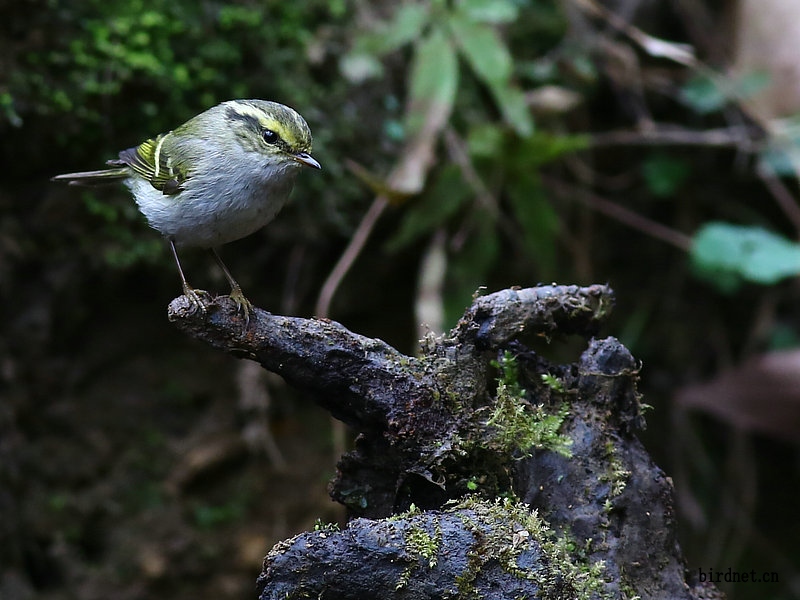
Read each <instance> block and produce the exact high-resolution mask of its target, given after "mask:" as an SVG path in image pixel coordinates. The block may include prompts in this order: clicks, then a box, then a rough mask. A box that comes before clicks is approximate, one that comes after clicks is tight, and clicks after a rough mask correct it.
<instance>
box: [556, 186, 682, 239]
mask: <svg viewBox="0 0 800 600" xmlns="http://www.w3.org/2000/svg"><path fill="white" fill-rule="evenodd" d="M542 180H543V181H544V183H545V184H546V185H547V186H548V187H549V188H550V189H552V190H554V191H555V192H556V193H558V194H560V195H561V196H565V197H568V198H577V199H579V200H581V201H582V202H583V203H584V204H586V205H587V206H589V207H590V208H592V209H593V210H596V211H597V212H599V213H603V214H604V215H606V216H607V217H611V218H612V219H615V220H616V221H619V222H620V223H623V224H624V225H627V226H628V227H631V228H633V229H636V230H638V231H641V232H642V233H644V234H646V235H649V236H650V237H653V238H656V239H658V240H661V241H662V242H666V243H668V244H670V245H672V246H675V247H676V248H678V249H679V250H683V251H684V252H688V251H689V249H690V248H691V247H692V238H690V237H689V236H688V235H686V234H684V233H681V232H680V231H676V230H675V229H671V228H670V227H667V226H666V225H662V224H661V223H658V222H656V221H653V220H651V219H648V218H647V217H643V216H642V215H640V214H638V213H635V212H633V211H632V210H630V209H627V208H625V207H624V206H620V205H619V204H615V203H614V202H611V201H610V200H606V199H605V198H603V197H601V196H598V195H597V194H593V193H592V192H590V191H588V190H586V189H584V188H578V187H575V186H571V185H569V184H567V183H564V182H563V181H559V180H557V179H555V178H552V177H547V176H542Z"/></svg>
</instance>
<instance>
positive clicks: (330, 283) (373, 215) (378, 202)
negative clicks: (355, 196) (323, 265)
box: [314, 196, 389, 318]
mask: <svg viewBox="0 0 800 600" xmlns="http://www.w3.org/2000/svg"><path fill="white" fill-rule="evenodd" d="M388 205H389V202H388V200H386V198H385V197H384V196H378V197H377V198H375V200H374V201H373V202H372V205H371V206H370V207H369V210H368V211H367V212H366V214H365V215H364V217H363V218H362V219H361V223H359V224H358V228H357V229H356V231H355V233H353V237H352V238H350V243H349V244H348V245H347V248H346V249H345V251H344V253H343V254H342V256H341V257H340V258H339V261H338V262H337V263H336V266H335V267H334V268H333V270H332V271H331V273H330V275H328V278H327V279H326V280H325V284H324V285H323V286H322V291H321V292H320V293H319V298H318V299H317V305H316V307H315V308H314V314H316V315H317V317H320V318H322V317H327V316H328V315H329V314H330V309H331V300H332V299H333V295H334V294H335V293H336V290H337V289H338V288H339V284H340V283H341V282H342V279H344V277H345V275H347V272H348V271H349V270H350V267H352V266H353V263H354V262H355V260H356V258H357V257H358V255H359V254H360V253H361V250H362V249H363V248H364V244H366V243H367V239H369V236H370V233H372V230H373V228H374V227H375V223H377V222H378V219H379V218H380V216H381V214H383V211H384V210H385V209H386V207H387V206H388Z"/></svg>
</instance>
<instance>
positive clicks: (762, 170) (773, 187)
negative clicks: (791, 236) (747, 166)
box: [756, 164, 800, 238]
mask: <svg viewBox="0 0 800 600" xmlns="http://www.w3.org/2000/svg"><path fill="white" fill-rule="evenodd" d="M756 171H757V172H758V176H759V177H760V178H761V181H763V182H764V185H765V186H767V189H768V190H769V193H770V194H772V197H773V198H774V199H775V202H777V203H778V206H780V208H781V210H782V211H783V214H785V215H786V218H787V219H789V221H791V222H792V225H794V228H795V232H796V234H795V237H797V238H800V206H798V204H797V199H796V198H795V197H794V196H793V195H792V193H791V192H790V191H789V189H788V188H787V187H786V185H784V183H783V182H782V181H781V180H780V179H779V178H778V177H777V175H775V172H774V171H773V170H772V169H771V168H770V167H769V166H767V165H766V164H762V165H761V166H759V168H758V169H756Z"/></svg>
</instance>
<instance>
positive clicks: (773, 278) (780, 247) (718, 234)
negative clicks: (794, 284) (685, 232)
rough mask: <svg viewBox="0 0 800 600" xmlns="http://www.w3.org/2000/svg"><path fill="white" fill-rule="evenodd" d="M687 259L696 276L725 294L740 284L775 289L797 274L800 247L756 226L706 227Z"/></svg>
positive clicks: (707, 225)
mask: <svg viewBox="0 0 800 600" xmlns="http://www.w3.org/2000/svg"><path fill="white" fill-rule="evenodd" d="M690 256H691V260H692V265H693V267H694V269H695V271H696V273H697V274H698V275H699V276H700V277H702V278H704V279H707V280H710V281H712V282H713V283H715V284H716V285H717V286H718V287H720V289H722V290H723V291H726V292H732V291H734V290H735V289H736V288H737V287H738V286H739V284H740V283H741V282H742V281H748V282H751V283H756V284H760V285H774V284H776V283H778V282H779V281H781V280H782V279H785V278H787V277H793V276H796V275H798V274H800V245H798V244H796V243H794V242H791V241H789V240H787V239H786V238H784V237H782V236H780V235H778V234H776V233H773V232H771V231H768V230H766V229H763V228H761V227H756V226H742V225H732V224H730V223H721V222H712V223H708V224H706V225H704V226H703V227H702V228H700V230H699V231H698V232H697V233H696V234H695V236H694V241H693V243H692V248H691V251H690Z"/></svg>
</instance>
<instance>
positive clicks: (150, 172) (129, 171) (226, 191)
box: [53, 100, 321, 323]
mask: <svg viewBox="0 0 800 600" xmlns="http://www.w3.org/2000/svg"><path fill="white" fill-rule="evenodd" d="M106 164H108V165H109V166H110V167H111V168H109V169H103V170H99V171H86V172H83V173H67V174H65V175H57V176H55V177H53V181H66V182H68V183H69V184H70V185H97V184H101V183H108V182H114V181H122V182H124V183H125V185H126V186H127V187H128V188H129V189H130V190H131V193H132V194H133V197H134V199H135V200H136V204H137V206H138V207H139V210H140V211H141V212H142V214H144V216H145V217H146V218H147V222H148V223H149V224H150V226H151V227H152V228H153V229H156V230H157V231H159V232H161V234H162V235H163V236H164V237H166V238H167V240H168V241H169V244H170V248H171V249H172V255H173V256H174V257H175V263H176V264H177V265H178V274H179V275H180V279H181V284H182V285H183V293H184V295H186V296H187V297H188V298H189V300H190V301H191V302H192V304H193V305H194V306H195V307H197V308H199V309H200V310H202V311H203V312H205V310H206V309H205V306H204V305H203V302H202V300H201V295H202V294H206V292H204V291H203V290H196V289H194V288H192V287H191V286H190V285H189V284H188V283H187V281H186V277H185V276H184V274H183V269H182V268H181V263H180V260H179V259H178V250H177V248H176V246H177V247H184V246H194V247H201V248H209V249H210V250H211V252H212V254H213V256H214V259H215V260H216V262H217V264H218V265H219V266H220V268H221V269H222V272H223V273H224V274H225V278H226V279H227V280H228V283H229V284H230V286H231V293H230V297H231V298H232V299H233V300H234V301H235V302H236V305H237V307H238V310H239V312H241V313H243V315H244V318H245V323H247V322H249V319H250V312H251V310H252V305H251V304H250V301H249V300H248V299H247V298H246V297H245V296H244V294H243V293H242V288H241V287H240V286H239V284H238V283H237V282H236V280H235V279H234V278H233V276H232V275H231V273H230V271H229V270H228V268H227V267H226V266H225V263H223V262H222V259H221V258H220V256H219V253H218V252H217V247H219V246H221V245H222V244H226V243H228V242H232V241H234V240H238V239H241V238H243V237H246V236H248V235H250V234H251V233H253V232H255V231H256V230H258V229H260V228H261V227H263V226H264V225H266V224H267V223H269V222H270V221H271V220H272V219H273V218H274V217H275V215H276V214H278V212H279V211H280V210H281V208H283V205H284V204H286V201H287V200H288V199H289V194H290V193H291V191H292V187H293V185H294V180H295V177H296V176H297V172H298V170H299V168H300V167H301V166H303V165H305V166H308V167H313V168H315V169H320V168H321V167H320V164H319V163H318V162H317V161H316V160H315V159H314V158H313V157H312V156H311V130H310V129H309V127H308V124H307V123H306V122H305V120H304V119H303V117H301V116H300V115H299V114H298V113H297V112H295V111H294V110H293V109H291V108H289V107H288V106H284V105H283V104H278V103H277V102H269V101H267V100H229V101H227V102H223V103H222V104H219V105H217V106H214V107H213V108H210V109H208V110H206V111H205V112H202V113H200V114H199V115H197V116H196V117H193V118H192V119H190V120H189V121H187V122H186V123H184V124H183V125H181V126H180V127H178V128H176V129H175V130H173V131H170V132H169V133H165V134H161V135H159V136H157V137H155V138H152V139H149V140H147V141H145V142H142V143H141V144H140V145H138V146H136V147H135V148H129V149H127V150H123V151H122V152H120V153H119V158H118V159H115V160H109V161H108V162H107V163H106Z"/></svg>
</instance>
